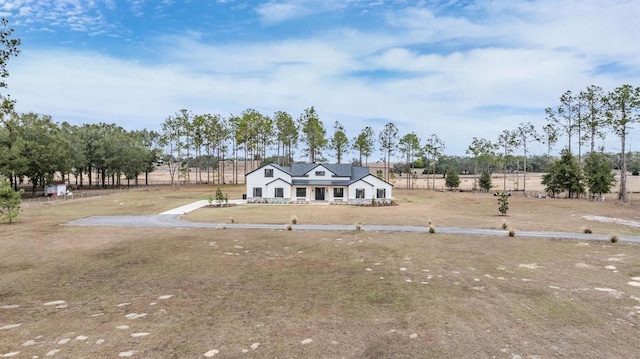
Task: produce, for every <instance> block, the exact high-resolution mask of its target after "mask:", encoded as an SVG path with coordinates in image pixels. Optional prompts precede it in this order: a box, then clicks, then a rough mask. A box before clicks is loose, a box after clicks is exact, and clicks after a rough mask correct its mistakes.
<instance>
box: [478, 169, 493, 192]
mask: <svg viewBox="0 0 640 359" xmlns="http://www.w3.org/2000/svg"><path fill="white" fill-rule="evenodd" d="M479 184H480V189H482V190H483V191H484V192H489V191H491V186H492V184H491V174H490V173H489V172H487V171H482V175H480V180H479Z"/></svg>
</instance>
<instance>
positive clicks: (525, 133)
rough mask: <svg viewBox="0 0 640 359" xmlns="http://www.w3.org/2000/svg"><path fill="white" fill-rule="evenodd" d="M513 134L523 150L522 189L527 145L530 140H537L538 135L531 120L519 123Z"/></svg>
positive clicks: (525, 173)
mask: <svg viewBox="0 0 640 359" xmlns="http://www.w3.org/2000/svg"><path fill="white" fill-rule="evenodd" d="M515 136H516V138H517V142H516V143H517V144H518V145H519V146H520V147H522V150H523V159H524V166H523V168H524V176H523V182H522V183H523V184H522V190H523V191H526V190H527V145H528V144H529V142H530V141H532V140H533V141H539V140H540V135H539V134H538V132H537V131H536V128H535V127H534V126H533V124H532V123H531V122H526V123H524V122H523V123H520V125H519V126H518V128H517V129H516V132H515Z"/></svg>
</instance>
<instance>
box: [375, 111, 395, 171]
mask: <svg viewBox="0 0 640 359" xmlns="http://www.w3.org/2000/svg"><path fill="white" fill-rule="evenodd" d="M378 140H379V141H380V150H382V152H383V154H384V157H385V161H384V162H385V163H384V169H385V173H386V178H385V179H386V181H387V182H388V181H389V178H390V176H389V172H390V171H389V168H390V167H389V166H390V163H391V154H392V153H393V149H394V148H395V146H396V142H397V141H398V128H397V127H396V125H395V124H394V123H393V122H389V123H387V124H386V125H384V128H383V129H382V132H380V135H379V136H378Z"/></svg>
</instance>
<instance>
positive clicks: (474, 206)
mask: <svg viewBox="0 0 640 359" xmlns="http://www.w3.org/2000/svg"><path fill="white" fill-rule="evenodd" d="M394 196H395V198H396V201H397V202H398V203H399V204H400V205H399V206H389V207H354V206H345V205H330V206H329V205H325V206H322V205H313V206H310V205H286V206H283V205H248V206H238V207H233V208H228V209H223V210H221V209H218V208H202V209H201V210H198V211H195V212H192V213H189V214H188V215H187V216H185V219H187V220H190V221H196V222H226V218H228V217H229V216H233V217H234V218H236V219H237V220H238V221H239V222H240V223H270V224H286V223H289V222H290V216H291V212H292V211H293V212H295V213H296V217H297V218H298V223H305V224H324V223H334V224H344V225H349V224H353V223H354V222H359V223H362V224H389V225H390V224H401V225H409V226H414V225H416V224H417V223H426V222H427V221H426V219H427V218H428V219H429V221H432V222H434V223H437V224H438V227H466V228H490V229H499V228H504V227H503V223H505V217H504V216H502V215H501V214H500V212H498V203H497V200H496V197H494V196H493V195H491V194H485V193H454V192H434V191H427V190H413V191H411V190H405V189H397V190H394ZM509 207H510V210H509V214H508V216H507V218H508V224H509V226H510V227H514V228H518V230H521V231H529V230H539V231H558V232H575V233H582V232H583V229H584V228H585V227H588V228H590V229H591V230H592V232H593V233H602V234H610V233H612V232H615V233H619V234H630V235H640V228H633V227H629V226H624V225H620V224H612V223H599V222H593V221H588V220H586V219H584V218H582V217H583V216H585V215H599V216H606V217H616V218H623V219H629V220H634V221H640V203H638V202H637V201H636V202H634V203H633V204H624V205H622V204H619V203H617V202H604V203H600V202H591V201H586V200H566V199H537V198H525V197H518V196H514V197H511V198H510V199H509Z"/></svg>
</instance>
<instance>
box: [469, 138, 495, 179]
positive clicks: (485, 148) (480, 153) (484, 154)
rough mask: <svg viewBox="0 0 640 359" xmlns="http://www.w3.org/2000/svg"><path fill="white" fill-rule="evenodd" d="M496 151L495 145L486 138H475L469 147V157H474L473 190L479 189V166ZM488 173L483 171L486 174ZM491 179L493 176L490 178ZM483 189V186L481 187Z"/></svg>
mask: <svg viewBox="0 0 640 359" xmlns="http://www.w3.org/2000/svg"><path fill="white" fill-rule="evenodd" d="M494 151H495V145H494V144H493V143H491V141H489V140H486V139H484V138H477V137H474V138H473V140H472V141H471V144H470V145H469V147H467V150H466V151H465V152H466V154H468V155H473V189H474V190H475V189H476V188H477V174H478V164H479V163H480V162H481V161H482V160H488V158H489V157H492V155H493V153H494ZM485 172H486V171H482V173H483V174H484V173H485ZM489 179H491V176H489ZM480 188H482V186H480Z"/></svg>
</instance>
